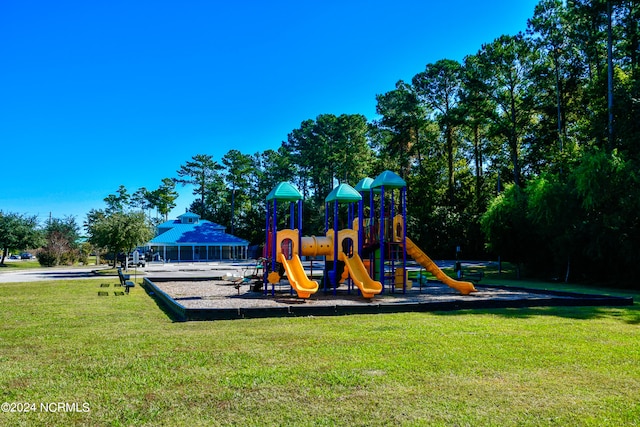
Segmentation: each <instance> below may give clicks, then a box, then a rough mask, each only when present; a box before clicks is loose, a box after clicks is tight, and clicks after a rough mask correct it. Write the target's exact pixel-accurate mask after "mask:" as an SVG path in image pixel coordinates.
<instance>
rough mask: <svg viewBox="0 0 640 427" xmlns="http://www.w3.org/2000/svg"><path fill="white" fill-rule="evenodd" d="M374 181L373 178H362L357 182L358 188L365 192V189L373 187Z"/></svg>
mask: <svg viewBox="0 0 640 427" xmlns="http://www.w3.org/2000/svg"><path fill="white" fill-rule="evenodd" d="M372 182H373V179H372V178H369V177H367V178H362V179H361V180H360V182H358V183H357V184H356V190H357V191H359V192H360V193H364V192H365V191H369V190H370V189H371V183H372Z"/></svg>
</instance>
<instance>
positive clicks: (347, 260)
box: [263, 171, 476, 299]
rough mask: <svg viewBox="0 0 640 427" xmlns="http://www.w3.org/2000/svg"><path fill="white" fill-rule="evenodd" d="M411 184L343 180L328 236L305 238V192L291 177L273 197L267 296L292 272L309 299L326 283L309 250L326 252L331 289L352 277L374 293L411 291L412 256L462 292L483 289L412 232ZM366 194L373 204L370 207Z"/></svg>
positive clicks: (332, 203)
mask: <svg viewBox="0 0 640 427" xmlns="http://www.w3.org/2000/svg"><path fill="white" fill-rule="evenodd" d="M406 188H407V186H406V182H405V181H404V180H403V179H402V178H400V177H399V176H398V175H396V174H395V173H393V172H391V171H385V172H383V173H381V174H380V175H378V177H376V178H375V179H371V178H364V179H362V180H361V181H360V182H359V183H358V184H357V185H356V187H355V188H354V187H351V186H350V185H349V184H346V183H343V184H340V185H338V186H337V187H335V188H334V189H333V190H332V191H331V192H330V193H329V195H328V196H327V197H326V198H325V235H324V236H302V234H301V230H302V228H303V220H302V217H303V215H302V209H303V203H302V200H303V196H302V194H301V193H300V192H299V191H298V190H297V189H296V188H295V187H294V186H293V185H291V184H290V183H286V182H281V183H280V184H278V185H277V186H276V187H275V188H274V189H273V190H272V191H271V192H270V193H269V195H268V196H267V215H266V226H265V240H266V243H265V247H264V253H263V255H264V260H265V261H264V268H263V271H264V277H263V283H264V292H265V294H267V293H268V285H269V284H271V292H272V293H273V292H274V287H275V285H276V284H278V283H279V282H280V280H282V278H283V275H284V273H286V276H287V279H288V281H289V284H290V285H291V288H292V290H293V291H295V292H296V294H297V295H298V297H299V298H309V297H310V296H311V295H312V294H314V293H316V292H317V291H318V290H319V289H320V285H319V284H318V282H317V281H315V280H312V279H310V278H309V277H308V276H307V274H306V272H305V270H304V266H303V264H302V261H301V258H300V257H301V256H307V257H314V258H315V257H319V256H322V257H324V259H325V263H324V264H325V265H324V269H323V281H322V282H323V288H324V292H325V293H326V292H330V291H332V292H333V293H334V294H335V293H336V292H337V288H338V287H339V286H340V284H341V283H344V282H346V283H347V285H348V289H349V291H350V290H351V284H353V285H355V286H356V287H357V288H358V290H359V292H360V293H361V295H362V297H363V298H367V299H370V298H373V297H374V296H375V295H378V294H380V293H381V292H384V291H385V290H386V289H389V290H391V291H392V292H395V291H396V290H401V291H402V292H406V291H407V290H408V289H410V287H411V282H410V281H409V280H408V274H407V256H409V257H412V258H413V259H414V260H415V261H416V262H417V263H418V264H420V265H421V266H422V267H423V268H424V269H425V270H427V271H428V272H430V273H431V274H433V275H434V276H435V277H436V278H437V279H438V280H440V281H441V282H443V283H444V284H446V285H448V286H450V287H451V288H453V289H456V290H457V291H458V292H460V293H461V294H462V295H468V294H469V293H471V292H475V291H476V289H475V287H474V286H473V284H472V283H471V282H465V281H459V280H455V279H452V278H450V277H449V276H447V275H446V274H445V273H444V272H443V271H442V270H441V269H440V268H439V267H438V266H437V265H436V264H435V263H434V262H433V261H432V260H431V259H430V258H429V257H428V256H427V255H426V253H424V252H423V251H422V250H421V249H420V248H419V247H418V246H417V245H416V244H415V243H413V241H411V239H409V238H408V237H407V235H406V229H405V224H406ZM366 197H368V200H369V204H368V206H365V198H366ZM279 203H280V204H282V203H289V215H288V216H289V223H288V226H289V228H283V229H280V230H279V229H278V221H279V218H278V204H279ZM341 206H342V212H341V209H340V208H341ZM281 207H282V206H281ZM341 214H342V219H343V223H345V224H347V226H346V227H344V228H342V229H340V227H339V224H340V216H341ZM345 217H346V218H347V219H346V221H345V219H344V218H345ZM296 218H297V224H296ZM285 222H286V221H285Z"/></svg>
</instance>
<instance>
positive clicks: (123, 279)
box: [118, 268, 136, 293]
mask: <svg viewBox="0 0 640 427" xmlns="http://www.w3.org/2000/svg"><path fill="white" fill-rule="evenodd" d="M118 278H119V279H120V286H122V287H124V291H125V292H126V293H129V288H133V287H135V286H136V284H135V283H134V282H132V281H131V280H129V279H130V278H131V275H129V274H123V273H122V269H121V268H118Z"/></svg>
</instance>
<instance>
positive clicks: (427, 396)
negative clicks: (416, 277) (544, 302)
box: [0, 277, 640, 427]
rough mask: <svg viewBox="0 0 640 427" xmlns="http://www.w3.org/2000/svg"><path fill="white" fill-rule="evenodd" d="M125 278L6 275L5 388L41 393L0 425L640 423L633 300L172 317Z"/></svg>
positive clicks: (1, 331) (8, 395)
mask: <svg viewBox="0 0 640 427" xmlns="http://www.w3.org/2000/svg"><path fill="white" fill-rule="evenodd" d="M116 283H117V278H115V280H114V278H108V277H105V278H103V279H97V280H85V281H73V282H72V281H56V282H39V283H0V393H1V394H2V398H0V403H1V402H9V403H16V404H17V403H29V404H35V409H36V410H35V411H34V412H29V413H11V412H3V413H0V425H3V426H20V425H24V426H34V425H42V426H45V425H46V426H52V425H60V426H68V425H89V426H100V425H113V426H130V425H134V426H136V425H145V426H161V425H163V426H199V425H202V426H210V425H242V426H245V425H248V426H262V425H291V426H305V425H309V426H311V425H314V426H316V425H317V426H334V425H344V426H354V425H362V426H365V425H366V426H376V425H377V426H388V425H409V426H414V425H429V426H431V425H436V426H437V425H443V426H481V425H482V426H484V425H491V426H527V425H531V426H538V425H542V426H546V425H557V426H571V425H579V426H583V425H587V426H589V425H591V426H616V427H618V426H628V425H640V305H639V304H638V303H637V302H636V304H635V305H633V306H630V307H621V308H604V307H598V308H593V307H586V308H540V309H518V310H515V309H514V310H486V311H474V312H472V311H461V312H447V313H403V314H382V315H353V316H342V317H307V318H274V319H252V320H234V321H215V322H187V323H173V322H172V321H171V320H170V319H169V318H168V317H167V315H166V314H165V313H164V312H163V311H162V309H161V308H160V307H158V306H157V305H156V303H155V302H154V300H153V299H151V298H150V297H149V296H148V295H147V294H146V293H145V292H144V290H143V289H142V288H140V287H136V288H134V289H132V290H131V294H130V295H125V296H115V295H114V292H117V291H121V290H122V288H115V287H114V285H115V284H116ZM101 284H108V285H109V287H100V285H101ZM98 292H108V294H109V295H108V296H99V295H98ZM633 296H634V299H636V300H637V298H638V297H639V295H638V294H634V295H633ZM58 402H61V403H63V406H64V404H65V403H66V404H67V405H68V408H64V410H56V412H46V411H44V410H43V409H42V407H41V406H40V405H41V404H43V405H44V408H49V409H51V408H54V409H56V408H57V406H56V405H57V403H58ZM51 403H53V404H54V405H53V406H51V405H50V404H51ZM14 407H15V406H14ZM67 409H70V411H67ZM84 410H88V412H83V411H84Z"/></svg>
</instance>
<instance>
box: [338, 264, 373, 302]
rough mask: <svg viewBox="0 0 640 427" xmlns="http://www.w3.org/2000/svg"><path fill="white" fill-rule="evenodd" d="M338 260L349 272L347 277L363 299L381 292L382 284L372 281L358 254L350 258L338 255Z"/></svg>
mask: <svg viewBox="0 0 640 427" xmlns="http://www.w3.org/2000/svg"><path fill="white" fill-rule="evenodd" d="M340 260H341V261H344V263H345V264H346V265H347V269H348V270H349V275H350V276H351V279H353V282H354V283H355V284H356V286H357V287H358V289H360V292H361V293H362V297H363V298H373V296H374V295H377V294H379V293H380V292H382V283H380V282H377V281H375V280H373V279H372V278H371V277H370V276H369V273H367V269H366V267H365V266H364V264H363V262H362V259H361V258H360V256H359V255H358V254H353V256H352V257H351V258H349V257H348V256H346V255H345V254H344V253H341V254H340Z"/></svg>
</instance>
